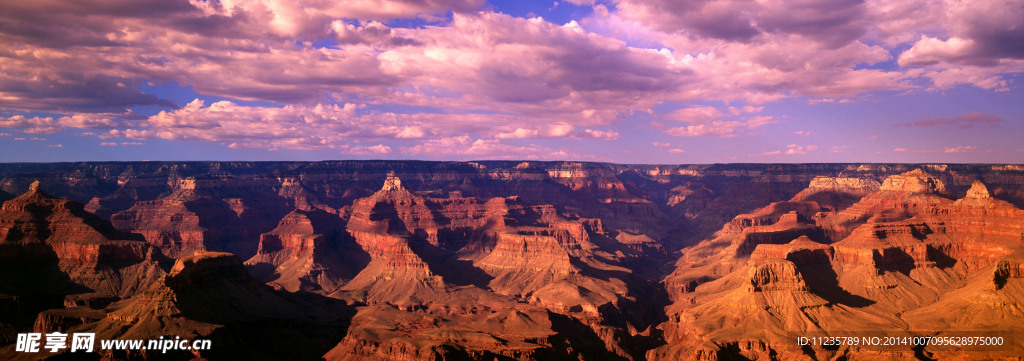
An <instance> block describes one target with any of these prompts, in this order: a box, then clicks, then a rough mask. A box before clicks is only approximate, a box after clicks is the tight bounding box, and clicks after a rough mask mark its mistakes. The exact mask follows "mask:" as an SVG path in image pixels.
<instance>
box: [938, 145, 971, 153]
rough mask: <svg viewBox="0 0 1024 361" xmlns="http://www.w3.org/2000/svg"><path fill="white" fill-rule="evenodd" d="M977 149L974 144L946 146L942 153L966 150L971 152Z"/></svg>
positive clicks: (965, 151)
mask: <svg viewBox="0 0 1024 361" xmlns="http://www.w3.org/2000/svg"><path fill="white" fill-rule="evenodd" d="M977 149H978V147H975V146H970V145H966V146H965V145H961V146H959V147H952V148H946V149H945V150H944V151H943V152H944V153H967V152H973V151H975V150H977Z"/></svg>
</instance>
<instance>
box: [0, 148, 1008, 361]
mask: <svg viewBox="0 0 1024 361" xmlns="http://www.w3.org/2000/svg"><path fill="white" fill-rule="evenodd" d="M0 176H3V177H4V178H2V179H0V190H2V192H3V193H0V201H5V200H6V201H5V202H4V206H3V207H4V209H5V210H7V209H8V207H10V209H11V210H12V211H11V212H6V211H5V212H6V213H0V232H6V233H3V236H4V237H5V239H8V240H16V241H5V243H3V244H0V251H2V252H0V254H4V255H6V256H5V257H6V258H5V259H6V260H9V261H12V262H7V263H0V268H2V269H0V271H2V272H0V281H2V282H0V288H2V290H3V291H2V292H0V293H4V294H6V295H8V296H5V297H0V310H3V312H0V318H3V319H2V320H0V323H3V325H0V330H3V332H2V333H0V336H2V337H0V348H2V351H0V352H8V351H10V349H11V348H12V347H13V346H12V345H10V343H12V342H13V341H14V340H13V335H14V333H15V332H26V331H28V330H38V331H40V332H49V331H53V330H60V331H62V332H63V331H65V330H76V329H77V330H97V331H99V332H102V333H103V334H104V335H105V336H108V337H120V338H130V337H140V338H143V337H154V336H155V337H159V335H165V334H181V335H185V334H189V335H191V337H195V336H197V335H202V336H203V337H209V338H212V339H214V340H215V343H216V344H217V345H222V346H220V347H217V348H216V350H214V351H213V352H205V353H200V354H198V355H193V354H187V355H186V354H175V355H171V356H169V357H170V359H190V358H192V357H195V356H200V357H203V358H207V359H218V358H219V359H228V358H231V357H235V356H237V355H242V357H247V358H257V359H259V358H261V357H263V358H264V359H274V358H278V357H279V356H280V357H285V356H284V355H287V353H288V352H290V351H289V350H287V349H285V348H284V346H282V345H285V344H288V343H291V344H295V345H300V346H299V347H300V349H301V350H302V352H301V355H299V356H297V357H299V358H300V359H320V358H326V359H329V360H370V359H396V360H398V359H401V360H430V359H494V358H497V359H524V360H525V359H588V360H590V359H613V360H614V359H619V360H654V359H673V360H675V359H735V358H741V357H742V358H750V359H779V358H781V359H836V358H846V359H876V358H886V359H901V358H906V357H918V358H929V357H930V358H951V357H958V356H960V355H961V354H960V353H957V352H955V351H950V350H945V349H941V348H933V347H926V348H917V349H898V350H887V351H884V352H882V351H880V350H877V349H870V348H857V347H846V348H839V349H836V348H820V347H817V348H816V347H807V348H799V347H790V346H791V345H792V344H793V339H792V338H793V335H794V333H820V334H830V333H835V332H838V331H851V330H853V331H857V330H889V331H915V332H916V331H922V330H924V331H928V330H931V331H932V332H935V330H938V331H943V330H946V331H950V330H953V331H971V330H1008V331H1016V330H1018V329H1019V328H1020V327H1019V326H1018V325H1020V324H1024V322H1021V321H1022V320H1021V312H1020V311H1019V310H1020V309H1021V308H1020V306H1019V305H1020V299H1021V292H1022V291H1024V290H1022V289H1021V287H1022V285H1021V282H1020V279H1021V274H1022V273H1024V271H1022V269H1024V268H1022V266H1021V264H1022V262H1021V261H1020V260H1021V258H1022V257H1021V256H1020V255H1021V254H1022V252H1021V251H1020V249H1021V246H1022V243H1024V236H1022V234H1024V230H1021V227H1022V225H1024V221H1022V218H1021V217H1022V216H1021V210H1020V207H1021V206H1024V167H1021V166H1018V165H939V164H922V165H904V164H868V165H861V164H806V165H804V164H764V165H756V164H718V165H618V164H601V163H578V162H501V161H486V162H414V161H409V162H405V161H366V162H358V161H346V162H314V163H303V162H181V163H173V162H133V163H62V164H34V165H20V164H19V165H3V164H0ZM35 181H38V182H39V183H37V185H36V186H34V187H32V186H31V184H32V183H33V182H35ZM30 188H31V191H29V192H28V193H29V194H36V193H39V190H40V189H46V190H47V191H50V192H52V193H54V194H56V195H57V196H59V197H63V198H67V199H70V200H73V201H65V200H60V199H55V198H53V197H50V196H46V197H43V196H41V195H40V196H31V197H29V196H20V197H18V198H14V196H13V195H15V194H22V193H25V192H26V191H27V190H30ZM5 195H6V196H5ZM33 197H35V198H33ZM22 198H25V199H28V198H32V199H35V200H33V201H32V202H28V203H26V202H25V201H22V200H19V199H22ZM77 202H81V203H85V205H84V206H83V205H82V204H81V203H77ZM27 204H42V205H44V206H40V207H41V208H40V209H44V210H46V209H48V210H46V211H37V210H30V209H35V208H32V207H35V206H28V205H27ZM62 204H63V205H62ZM62 207H63V208H62ZM37 208H39V207H37ZM64 209H67V211H65V210H64ZM19 212H20V213H19ZM47 212H49V213H47ZM44 214H45V215H44ZM93 214H95V215H93ZM97 215H98V216H97ZM106 217H109V218H110V219H111V220H112V223H113V226H116V228H115V227H112V226H111V225H110V223H106V222H105V221H103V218H106ZM76 220H84V221H76ZM83 222H84V223H83ZM82 224H85V226H83V225H82ZM3 229H8V230H7V231H3ZM133 233H134V235H133ZM143 241H145V242H143ZM211 251H216V252H231V253H234V254H236V255H237V257H236V256H231V255H227V254H220V253H211ZM161 253H166V254H168V255H170V256H171V257H174V258H177V261H178V264H177V265H176V266H175V267H174V270H170V267H169V266H170V264H169V263H166V262H164V263H161V262H163V261H160V259H162V258H161V256H159V254H161ZM13 260H21V261H20V262H13ZM241 260H245V261H244V263H243V262H241ZM151 264H156V265H158V266H160V267H157V268H158V269H159V271H156V270H155V269H153V272H152V273H151V274H150V273H145V272H143V270H145V269H147V268H145V267H149V266H147V265H151ZM83 265H84V266H83ZM168 270H170V271H169V272H170V274H168V275H164V273H166V272H168ZM26 271H27V272H26ZM250 274H251V275H252V276H250ZM40 301H45V302H40ZM30 305H31V306H30ZM225 305H228V306H225ZM47 309H48V310H47ZM332 315H333V316H332ZM349 325H351V326H349ZM283 340H288V341H287V342H285V341H283ZM4 345H8V346H6V347H4ZM1017 346H1019V345H1017ZM4 355H7V356H10V355H14V354H12V353H5V354H4ZM261 355H262V356H261ZM267 355H270V356H267ZM971 355H979V356H980V357H1000V356H1001V355H1003V354H999V353H978V354H974V353H972V354H971ZM1011 355H1012V354H1011ZM103 356H104V357H107V358H111V359H118V358H124V357H130V358H136V357H145V358H151V357H154V355H152V354H146V355H137V354H131V355H127V354H112V353H107V354H104V355H103Z"/></svg>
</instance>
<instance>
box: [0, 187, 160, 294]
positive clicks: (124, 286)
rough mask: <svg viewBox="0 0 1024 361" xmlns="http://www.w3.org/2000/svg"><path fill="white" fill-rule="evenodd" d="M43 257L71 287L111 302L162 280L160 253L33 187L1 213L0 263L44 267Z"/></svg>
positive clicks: (139, 238) (89, 214)
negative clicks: (85, 289)
mask: <svg viewBox="0 0 1024 361" xmlns="http://www.w3.org/2000/svg"><path fill="white" fill-rule="evenodd" d="M48 255H53V257H54V258H55V260H56V261H57V265H58V267H59V269H60V271H61V272H63V273H65V274H67V275H68V276H69V277H70V279H71V281H73V282H75V283H78V284H81V285H84V286H85V287H88V288H89V289H92V290H93V291H95V292H99V293H101V294H107V295H112V296H121V297H125V296H130V295H133V294H135V293H136V292H138V291H140V290H141V288H144V287H146V286H147V285H148V284H149V283H152V282H153V281H154V280H155V279H156V278H158V277H160V276H161V275H163V274H164V270H163V269H162V268H161V266H160V262H161V261H162V260H163V259H164V258H163V255H162V254H160V252H159V250H156V249H155V248H154V247H152V246H151V245H149V244H147V243H146V242H144V241H142V239H141V237H139V236H138V235H134V234H128V233H123V232H120V231H118V230H117V229H115V228H114V227H112V226H111V225H110V223H109V222H107V221H105V220H103V219H100V218H99V217H96V216H95V215H93V214H91V213H88V212H86V211H85V210H84V209H83V206H82V204H81V203H77V202H73V201H67V200H62V199H58V198H54V197H52V196H50V195H49V194H47V193H46V192H44V191H42V190H41V189H39V183H38V182H37V183H33V184H32V186H31V187H30V188H29V191H28V192H26V193H25V194H23V195H21V196H18V197H17V198H15V199H12V200H10V201H7V202H5V203H4V204H3V207H2V208H0V259H3V260H5V262H38V263H46V262H47V259H48V257H49V256H48ZM25 257H29V258H30V259H25Z"/></svg>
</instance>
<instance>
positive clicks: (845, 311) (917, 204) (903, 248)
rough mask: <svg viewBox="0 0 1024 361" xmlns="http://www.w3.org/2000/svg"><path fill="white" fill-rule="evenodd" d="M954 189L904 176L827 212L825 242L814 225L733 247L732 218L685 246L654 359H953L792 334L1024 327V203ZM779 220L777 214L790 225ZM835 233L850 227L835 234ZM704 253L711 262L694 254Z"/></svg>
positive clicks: (821, 221) (821, 217)
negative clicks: (745, 252) (823, 342)
mask: <svg viewBox="0 0 1024 361" xmlns="http://www.w3.org/2000/svg"><path fill="white" fill-rule="evenodd" d="M947 197H948V193H947V192H946V191H945V185H944V184H943V182H942V181H940V180H938V179H936V178H935V177H933V176H931V175H929V174H928V173H925V172H923V171H919V170H917V171H911V172H907V173H903V174H900V175H895V176H892V177H889V178H888V179H886V180H885V182H883V183H882V186H881V187H879V189H878V191H877V192H875V193H872V194H869V195H867V196H865V197H863V198H862V199H861V200H860V201H858V202H857V203H855V204H852V205H850V206H849V207H848V208H846V209H841V210H838V212H836V211H825V210H823V211H822V212H821V213H819V214H817V215H816V216H815V218H814V219H815V221H816V223H817V227H819V228H818V229H819V230H828V231H829V232H827V234H826V237H823V238H821V239H823V240H824V242H825V243H822V242H815V241H813V240H811V238H809V237H806V236H803V237H800V238H796V239H794V240H793V241H792V242H789V243H787V244H775V243H776V242H760V243H758V244H757V245H756V246H755V247H754V250H753V252H751V253H750V256H749V257H745V258H744V257H735V256H734V257H732V258H729V257H728V255H729V254H732V253H733V251H732V248H733V247H728V246H725V244H724V243H723V242H722V240H721V239H719V238H722V237H723V236H724V235H729V234H731V233H732V232H729V231H728V229H729V228H730V227H729V226H727V227H726V229H724V230H723V231H721V232H719V234H718V238H716V239H712V240H708V241H706V242H704V243H702V244H701V245H698V246H696V247H694V248H693V249H692V250H690V252H694V253H684V256H683V258H681V259H680V261H679V262H678V263H677V269H676V271H675V273H673V274H672V275H670V276H669V277H668V278H667V279H666V285H667V286H668V288H669V290H670V295H671V296H672V297H673V299H674V301H675V303H674V304H673V305H671V306H670V307H669V308H667V311H668V313H669V315H670V316H669V317H670V319H669V322H666V323H664V324H662V325H661V326H660V327H661V328H662V329H663V330H664V332H665V340H666V342H668V344H667V345H664V346H661V347H658V348H656V349H654V350H652V351H650V352H649V353H648V354H647V356H648V358H649V359H723V358H725V359H729V358H735V357H744V358H751V359H770V358H775V357H782V358H786V359H821V358H823V357H824V358H832V357H848V358H864V359H872V358H879V357H881V358H891V357H897V358H901V357H913V355H915V354H918V355H920V354H924V355H930V356H928V357H939V358H945V357H951V356H955V355H959V354H960V353H959V352H957V351H955V350H954V351H950V350H946V349H942V348H937V347H934V346H927V347H920V348H916V349H912V348H911V347H902V348H893V349H890V350H879V349H877V348H866V347H842V348H839V349H835V348H831V349H829V348H821V347H817V346H813V347H804V348H803V349H801V348H798V347H793V344H794V343H795V342H796V341H795V337H796V336H795V335H797V334H801V335H807V334H809V333H815V335H828V334H830V333H832V334H833V335H835V332H840V333H841V332H843V331H878V330H886V331H888V332H890V334H894V335H895V334H896V333H897V332H908V333H907V334H912V333H921V332H923V331H930V332H934V331H945V332H939V333H938V335H947V334H948V333H946V332H954V331H992V330H1000V331H1013V332H1019V331H1018V330H1019V329H1020V327H1021V326H1020V325H1022V324H1024V313H1022V312H1019V311H1017V310H1020V309H1022V308H1021V307H1022V305H1024V304H1022V303H1021V294H1020V292H1019V291H1018V290H1016V289H1015V288H1009V289H1007V288H1006V287H1020V278H1019V276H1014V275H1018V274H1020V273H1019V267H1018V266H1019V262H1018V260H1019V254H1021V253H1020V251H1021V250H1022V249H1024V243H1022V241H1024V211H1022V210H1020V209H1018V208H1016V207H1014V206H1013V205H1011V204H1009V203H1007V202H1004V201H1000V200H996V199H994V198H992V196H991V194H990V193H989V191H988V190H987V188H986V187H985V185H984V184H983V183H982V182H977V181H976V182H974V183H973V185H972V187H971V188H970V189H968V190H967V191H966V192H965V196H964V197H963V198H961V199H958V200H952V199H949V198H947ZM797 198H801V197H797ZM769 208H770V207H769ZM757 213H763V210H762V211H761V212H755V214H757ZM748 218H750V217H749V216H741V217H737V220H738V221H741V222H746V221H745V220H746V219H748ZM734 222H735V221H734ZM747 223H749V222H747ZM781 223H782V222H781V218H780V221H779V222H776V223H774V224H773V225H776V226H777V227H784V228H792V226H788V227H786V226H782V224H781ZM733 227H735V224H733ZM754 227H756V226H751V227H749V228H754ZM851 228H852V229H851ZM836 235H838V236H843V237H844V238H843V239H841V240H840V239H832V238H830V237H827V236H836ZM733 239H734V241H733V244H735V242H736V241H735V237H734V238H733ZM829 243H831V244H829ZM709 249H710V250H719V251H718V253H708V252H707V250H709ZM701 250H704V252H703V253H698V252H700V251H701ZM700 254H703V255H708V254H710V255H711V257H712V258H710V260H711V261H709V262H705V263H700V262H699V261H695V260H696V258H697V257H696V256H695V255H700ZM735 254H736V255H741V254H742V252H736V253H735ZM687 257H690V258H687ZM988 315H992V316H988ZM794 332H795V333H794ZM1021 350H1024V344H1021V343H1019V342H1018V343H1014V344H1013V345H1012V346H1010V347H1008V348H1005V349H1002V350H993V349H987V350H984V351H977V352H979V353H977V354H975V353H972V354H974V355H979V356H983V357H1006V356H1010V355H1013V354H1015V353H1016V352H1020V351H1021ZM961 352H962V351H961Z"/></svg>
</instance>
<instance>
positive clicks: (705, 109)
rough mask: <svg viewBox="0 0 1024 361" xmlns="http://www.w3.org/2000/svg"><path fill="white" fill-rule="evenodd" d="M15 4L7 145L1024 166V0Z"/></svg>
mask: <svg viewBox="0 0 1024 361" xmlns="http://www.w3.org/2000/svg"><path fill="white" fill-rule="evenodd" d="M0 9H2V11H0V162H54V161H111V160H113V161H130V160H328V159H422V160H486V159H522V160H531V159H536V160H579V161H601V162H618V163H666V164H669V163H805V162H911V163H918V162H943V163H1024V85H1022V82H1024V0H972V1H961V0H788V1H780V0H692V1H678V0H596V1H595V0H565V1H516V0H502V1H486V0H349V1H327V0H221V1H216V0H73V1H72V0H39V1H23V0H0Z"/></svg>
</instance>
